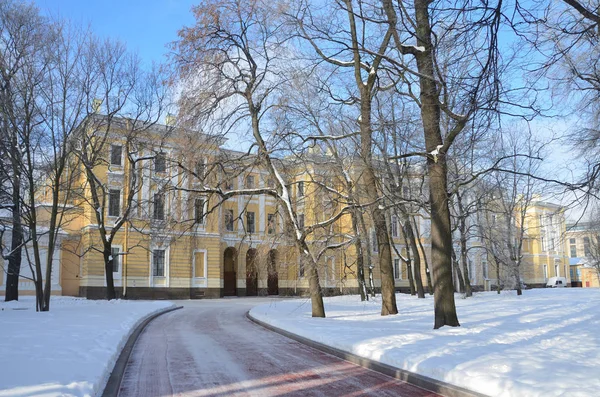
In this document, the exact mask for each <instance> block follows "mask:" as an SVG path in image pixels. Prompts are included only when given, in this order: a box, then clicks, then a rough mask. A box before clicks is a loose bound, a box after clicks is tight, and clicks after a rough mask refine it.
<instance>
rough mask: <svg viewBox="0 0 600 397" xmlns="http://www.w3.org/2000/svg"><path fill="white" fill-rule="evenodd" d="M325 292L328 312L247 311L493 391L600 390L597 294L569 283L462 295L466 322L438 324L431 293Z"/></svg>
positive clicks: (298, 303) (283, 305)
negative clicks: (390, 304) (388, 311)
mask: <svg viewBox="0 0 600 397" xmlns="http://www.w3.org/2000/svg"><path fill="white" fill-rule="evenodd" d="M396 298H397V300H398V301H397V302H398V310H399V314H398V315H397V316H387V317H381V316H380V315H379V312H380V304H381V302H380V300H379V299H376V300H375V301H371V302H366V303H364V302H360V297H358V296H341V297H335V298H326V300H325V310H326V314H327V318H325V319H321V318H311V316H310V312H311V307H310V301H308V300H305V299H304V300H285V301H280V302H273V303H270V304H266V305H261V306H257V307H255V308H253V309H252V310H251V312H250V313H251V315H252V316H254V317H255V318H257V319H259V320H261V321H264V322H266V323H268V324H271V325H274V326H276V327H279V328H283V329H285V330H287V331H290V332H293V333H295V334H297V335H300V336H303V337H306V338H309V339H312V340H314V341H316V342H320V343H324V344H327V345H330V346H333V347H336V348H338V349H342V350H345V351H349V352H352V353H355V354H357V355H360V356H363V357H368V358H370V359H373V360H377V361H380V362H383V363H386V364H389V365H392V366H395V367H399V368H403V369H406V370H408V371H412V372H416V373H419V374H422V375H425V376H429V377H431V378H435V379H439V380H442V381H445V382H448V383H452V384H455V385H459V386H462V387H465V388H468V389H471V390H475V391H478V392H480V393H484V394H487V395H491V396H519V397H522V396H545V397H546V396H598V395H599V393H600V331H599V330H600V290H597V289H581V288H564V289H537V290H526V291H524V292H523V296H521V297H517V296H516V293H515V292H514V291H508V292H503V293H502V294H501V295H497V294H496V293H493V292H491V293H490V292H486V293H479V294H476V295H475V296H474V297H473V298H469V299H462V298H461V296H460V295H458V294H457V295H456V305H457V311H458V316H459V321H460V322H461V325H462V326H461V327H458V328H451V327H443V328H441V329H439V330H433V329H432V328H433V299H432V297H430V296H427V298H426V299H417V298H416V297H411V296H409V295H404V294H398V295H396Z"/></svg>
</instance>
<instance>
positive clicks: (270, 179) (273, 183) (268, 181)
mask: <svg viewBox="0 0 600 397" xmlns="http://www.w3.org/2000/svg"><path fill="white" fill-rule="evenodd" d="M267 187H268V188H271V189H272V188H274V187H275V181H274V180H273V178H269V179H267Z"/></svg>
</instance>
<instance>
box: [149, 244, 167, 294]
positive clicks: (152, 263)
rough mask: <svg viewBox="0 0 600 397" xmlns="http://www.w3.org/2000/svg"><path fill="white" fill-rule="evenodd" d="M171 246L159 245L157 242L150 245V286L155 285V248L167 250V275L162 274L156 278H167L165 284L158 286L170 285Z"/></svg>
mask: <svg viewBox="0 0 600 397" xmlns="http://www.w3.org/2000/svg"><path fill="white" fill-rule="evenodd" d="M169 248H170V246H168V245H166V246H164V245H161V246H158V245H156V244H153V245H152V246H151V247H150V286H151V287H155V285H154V278H155V276H154V251H155V250H164V251H165V275H164V276H163V277H161V276H156V278H164V279H165V284H164V286H163V285H158V287H165V288H168V287H169V271H170V263H169V262H170V252H169V251H170V249H169Z"/></svg>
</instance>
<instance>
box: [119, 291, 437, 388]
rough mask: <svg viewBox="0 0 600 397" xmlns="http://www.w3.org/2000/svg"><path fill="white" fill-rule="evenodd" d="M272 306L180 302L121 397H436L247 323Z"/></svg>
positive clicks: (142, 344) (144, 350)
mask: <svg viewBox="0 0 600 397" xmlns="http://www.w3.org/2000/svg"><path fill="white" fill-rule="evenodd" d="M273 301H274V300H273V299H267V298H242V299H219V300H203V301H187V302H181V303H182V304H183V305H184V309H183V310H178V311H175V312H171V313H169V314H166V315H163V316H161V317H159V318H157V319H156V320H154V321H153V322H152V323H150V324H149V325H148V327H146V329H145V330H144V332H143V333H142V334H141V335H140V338H139V339H138V341H137V343H136V345H135V348H134V350H133V352H132V354H131V357H130V360H129V363H128V366H127V368H126V370H125V374H124V376H123V382H122V384H121V389H120V394H119V395H120V396H121V397H126V396H144V397H158V396H169V395H174V394H176V395H178V396H281V395H285V396H341V395H344V396H435V394H433V393H430V392H427V391H424V390H422V389H419V388H417V387H414V386H412V385H409V384H406V383H403V382H399V381H397V380H395V379H392V378H389V377H387V376H385V375H381V374H379V373H376V372H373V371H370V370H367V369H364V368H362V367H359V366H357V365H354V364H351V363H349V362H347V361H343V360H340V359H338V358H335V357H333V356H330V355H327V354H324V353H321V352H319V351H317V350H314V349H311V348H309V347H306V346H304V345H302V344H300V343H298V342H295V341H292V340H290V339H288V338H285V337H283V336H281V335H279V334H276V333H273V332H271V331H267V330H265V329H263V328H262V327H260V326H258V325H256V324H254V323H252V322H251V321H250V320H248V319H247V318H246V317H245V314H246V312H247V311H248V310H249V309H250V308H251V307H253V306H256V305H258V304H261V303H263V304H264V303H267V304H268V303H269V302H273Z"/></svg>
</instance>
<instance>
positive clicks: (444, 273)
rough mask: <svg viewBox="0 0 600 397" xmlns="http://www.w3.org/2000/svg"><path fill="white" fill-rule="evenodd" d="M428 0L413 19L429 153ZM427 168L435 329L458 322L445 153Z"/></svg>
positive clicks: (418, 4)
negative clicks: (415, 30) (421, 49)
mask: <svg viewBox="0 0 600 397" xmlns="http://www.w3.org/2000/svg"><path fill="white" fill-rule="evenodd" d="M429 4H430V2H429V1H427V0H415V1H414V5H415V21H416V26H417V44H418V45H419V46H422V47H423V48H424V49H425V51H423V52H422V53H420V54H418V55H417V56H416V58H417V69H418V71H419V73H420V74H421V76H420V78H419V83H420V90H421V91H420V99H421V119H422V122H423V133H424V136H425V147H426V150H427V152H428V153H433V152H435V151H439V148H441V147H442V145H443V141H442V134H441V130H440V108H439V105H438V97H437V95H438V90H437V86H436V82H435V78H434V76H435V73H434V66H433V54H432V51H433V45H432V43H431V35H432V31H431V26H430V24H429V8H428V6H429ZM427 168H428V171H429V201H430V203H431V263H432V267H433V269H432V270H433V282H434V294H433V295H434V313H435V321H434V329H438V328H440V327H443V326H444V325H449V326H452V327H456V326H460V323H459V322H458V317H457V315H456V305H455V303H454V291H453V288H452V258H451V256H452V232H451V226H450V210H449V207H448V192H447V188H448V181H447V177H448V175H447V166H446V155H445V153H441V152H440V153H439V154H438V155H437V156H433V155H430V156H429V157H428V158H427Z"/></svg>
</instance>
